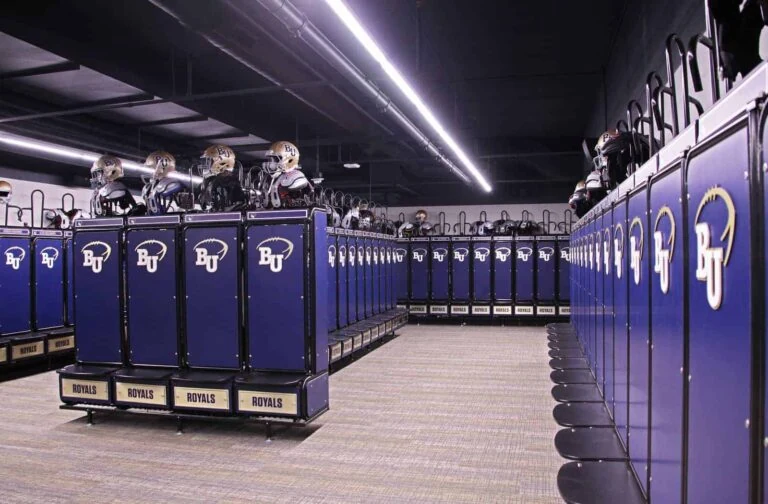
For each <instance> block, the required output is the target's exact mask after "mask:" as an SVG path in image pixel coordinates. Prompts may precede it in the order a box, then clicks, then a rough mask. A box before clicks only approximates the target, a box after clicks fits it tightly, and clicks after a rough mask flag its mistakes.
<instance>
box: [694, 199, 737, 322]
mask: <svg viewBox="0 0 768 504" xmlns="http://www.w3.org/2000/svg"><path fill="white" fill-rule="evenodd" d="M717 199H721V200H723V202H724V203H725V206H726V209H727V211H728V215H727V218H726V223H725V229H724V230H723V234H722V235H721V236H720V240H721V241H722V242H723V243H726V244H727V248H726V249H723V247H712V246H711V243H712V232H711V230H710V228H709V223H707V222H699V218H700V217H701V212H702V210H703V209H704V207H705V206H706V205H707V204H709V203H712V202H714V201H716V200H717ZM694 223H695V227H694V229H695V230H696V280H698V281H700V282H706V284H707V302H708V303H709V306H710V307H711V308H712V309H713V310H717V309H719V308H720V305H721V304H722V302H723V274H724V272H723V270H724V268H725V266H727V265H728V261H729V260H730V258H731V251H732V250H733V238H734V235H735V234H736V208H735V206H734V204H733V200H732V199H731V196H730V194H728V192H727V191H726V190H725V189H723V188H722V187H713V188H711V189H709V190H708V191H707V192H706V193H704V197H703V198H702V199H701V203H699V209H698V211H697V212H696V219H695V220H694Z"/></svg>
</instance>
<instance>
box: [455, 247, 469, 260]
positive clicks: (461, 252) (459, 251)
mask: <svg viewBox="0 0 768 504" xmlns="http://www.w3.org/2000/svg"><path fill="white" fill-rule="evenodd" d="M467 254H469V249H466V248H464V247H459V248H455V249H453V258H454V259H456V260H457V261H459V262H464V260H465V259H466V258H467Z"/></svg>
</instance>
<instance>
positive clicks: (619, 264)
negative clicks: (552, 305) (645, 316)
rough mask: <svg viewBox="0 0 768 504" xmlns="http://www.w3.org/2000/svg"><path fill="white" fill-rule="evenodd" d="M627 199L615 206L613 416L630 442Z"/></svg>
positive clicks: (625, 444) (618, 428)
mask: <svg viewBox="0 0 768 504" xmlns="http://www.w3.org/2000/svg"><path fill="white" fill-rule="evenodd" d="M628 227H629V226H628V223H627V200H626V199H621V200H619V201H618V202H617V203H616V204H615V205H614V207H613V251H612V252H613V254H612V255H613V300H614V313H615V318H614V326H613V379H614V400H615V406H614V420H615V421H616V428H617V430H618V432H619V438H620V439H621V442H622V443H624V446H625V447H626V446H627V442H628V438H627V432H628V431H627V429H628V426H629V396H628V393H629V391H628V385H629V382H628V380H629V331H628V326H629V318H628V315H629V314H628V313H627V295H628V292H627V289H628V287H629V284H628V281H629V277H630V274H629V271H628V270H629V257H628V255H629V253H628V251H629V245H628V243H629V240H628V239H627V234H628V233H627V231H628Z"/></svg>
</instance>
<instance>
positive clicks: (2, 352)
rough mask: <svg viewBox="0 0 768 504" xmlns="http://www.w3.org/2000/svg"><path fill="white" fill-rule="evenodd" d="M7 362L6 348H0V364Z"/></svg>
mask: <svg viewBox="0 0 768 504" xmlns="http://www.w3.org/2000/svg"><path fill="white" fill-rule="evenodd" d="M3 362H8V347H0V364H2V363H3Z"/></svg>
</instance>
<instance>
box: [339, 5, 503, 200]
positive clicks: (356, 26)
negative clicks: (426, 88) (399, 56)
mask: <svg viewBox="0 0 768 504" xmlns="http://www.w3.org/2000/svg"><path fill="white" fill-rule="evenodd" d="M325 3H327V4H328V6H329V7H330V8H331V10H333V12H334V13H335V14H336V15H337V16H338V17H339V19H341V21H342V22H343V23H344V24H345V25H346V26H347V28H349V31H351V32H352V34H353V35H354V36H355V38H357V40H358V42H360V43H361V44H362V45H363V47H364V48H365V50H366V51H368V54H370V55H371V57H373V59H374V60H376V62H378V63H379V65H381V68H382V69H383V70H384V73H386V74H387V76H389V78H390V79H392V82H394V83H395V85H396V86H397V87H398V88H399V89H400V91H402V92H403V94H404V95H405V96H406V98H408V100H409V101H410V102H411V103H412V104H413V105H414V106H415V107H416V109H417V110H418V111H419V113H421V115H422V117H423V118H424V120H426V121H427V123H429V125H430V126H432V129H434V130H435V132H436V133H437V134H438V135H439V136H440V138H441V139H442V140H443V142H444V143H445V144H446V145H447V146H448V147H450V149H451V150H452V151H453V153H454V154H455V155H456V157H458V158H459V160H460V161H461V162H462V163H463V164H464V166H465V167H466V168H467V170H468V171H469V173H470V175H472V177H473V178H474V179H475V180H476V181H477V183H478V184H480V187H482V188H483V189H484V190H485V191H486V192H491V185H490V184H489V183H488V181H487V180H486V179H485V177H484V176H483V174H482V173H480V170H478V169H477V167H476V166H475V165H474V163H472V161H471V160H470V159H469V157H468V156H467V155H466V154H465V153H464V151H463V150H462V149H461V147H459V144H457V143H456V141H455V140H454V139H453V138H452V137H451V135H449V134H448V132H447V131H446V130H445V128H444V127H443V125H442V124H440V121H438V120H437V118H436V117H435V115H434V114H433V113H432V111H431V110H430V109H429V107H427V105H426V104H425V103H424V102H423V101H422V99H421V97H419V95H418V94H416V91H414V90H413V88H412V87H411V85H410V84H408V81H406V80H405V77H403V75H402V74H401V73H400V71H399V70H398V69H397V68H395V66H394V65H392V63H390V62H389V60H388V59H387V57H386V55H385V54H384V52H382V50H381V49H379V46H378V45H377V44H376V42H375V41H374V40H373V38H371V36H370V35H368V32H366V31H365V28H363V26H362V25H361V24H360V22H359V21H358V20H357V18H356V17H355V15H354V14H352V11H350V10H349V8H348V7H347V6H346V5H345V4H344V2H342V0H325Z"/></svg>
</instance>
